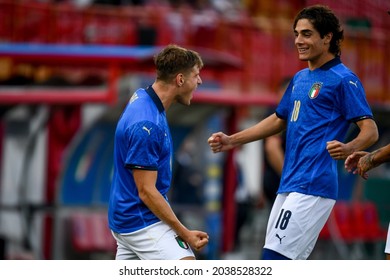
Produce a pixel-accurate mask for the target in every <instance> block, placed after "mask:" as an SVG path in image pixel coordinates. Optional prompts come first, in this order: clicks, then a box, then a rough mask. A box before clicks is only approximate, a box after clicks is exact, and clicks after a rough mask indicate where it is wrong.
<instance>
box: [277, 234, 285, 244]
mask: <svg viewBox="0 0 390 280" xmlns="http://www.w3.org/2000/svg"><path fill="white" fill-rule="evenodd" d="M275 236H276V237H277V238H278V239H279V242H280V244H282V239H283V238H285V237H286V236H283V237H280V236H279V234H278V233H277V234H276V235H275Z"/></svg>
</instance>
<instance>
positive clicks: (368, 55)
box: [0, 0, 390, 104]
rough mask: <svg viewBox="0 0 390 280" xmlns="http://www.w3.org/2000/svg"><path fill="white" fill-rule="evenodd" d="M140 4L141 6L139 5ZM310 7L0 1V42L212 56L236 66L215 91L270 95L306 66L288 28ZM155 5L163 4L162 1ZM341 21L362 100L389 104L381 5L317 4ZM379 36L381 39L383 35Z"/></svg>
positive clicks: (389, 21)
mask: <svg viewBox="0 0 390 280" xmlns="http://www.w3.org/2000/svg"><path fill="white" fill-rule="evenodd" d="M144 2H145V3H148V1H144ZM315 2H316V1H311V0H306V1H298V0H296V1H283V0H277V1H272V5H271V4H270V3H271V2H269V1H249V0H246V1H242V5H241V7H242V9H241V10H238V11H236V12H235V13H232V12H229V13H228V12H226V13H223V12H221V11H218V10H216V9H213V8H211V7H210V6H205V7H204V8H202V9H201V8H199V9H194V8H191V7H190V6H188V5H187V6H186V5H183V6H180V5H178V6H176V5H175V6H173V5H167V4H158V3H159V2H158V1H150V3H152V4H145V5H136V6H135V5H122V6H112V5H92V4H91V5H86V6H83V7H80V6H77V5H74V4H72V2H71V1H11V0H0V42H3V43H7V42H13V43H26V42H28V43H44V44H84V45H85V44H87V45H95V44H98V45H121V46H122V45H123V46H162V45H166V44H168V43H177V44H181V45H184V46H191V47H194V48H198V49H213V50H216V51H220V52H224V53H227V54H229V55H233V56H235V57H237V58H238V59H240V61H242V68H241V70H240V74H239V75H237V72H236V71H232V72H231V75H229V71H230V70H229V69H221V70H222V71H221V72H223V73H224V75H223V76H222V77H218V78H219V79H221V81H220V82H221V83H222V84H223V85H225V86H226V87H229V88H233V89H235V88H237V90H239V91H244V92H258V93H261V92H262V91H267V92H275V91H276V89H277V87H278V83H279V81H280V80H282V79H283V78H284V77H286V76H291V75H292V74H294V73H295V72H296V71H297V70H299V69H300V68H302V67H304V66H305V65H306V64H303V63H302V62H300V61H299V60H298V58H297V54H296V49H295V46H294V34H293V32H292V21H293V18H294V15H295V14H296V12H298V11H299V9H301V8H302V7H303V6H306V5H311V4H314V3H315ZM161 3H165V2H164V1H162V2H161ZM322 3H323V4H327V5H329V6H330V7H331V8H332V9H333V10H334V11H335V12H336V13H337V14H338V15H339V16H340V18H341V19H342V21H343V27H344V29H345V35H346V38H345V42H344V45H343V49H342V50H343V52H342V59H343V62H344V63H346V64H347V65H348V66H350V67H351V68H352V69H353V70H354V71H355V72H356V73H357V74H358V75H359V77H360V78H361V79H362V82H363V84H364V86H365V88H366V91H367V95H368V99H369V101H370V102H372V103H377V104H383V103H384V102H389V101H390V95H389V94H386V89H388V88H389V87H390V79H389V77H390V66H389V64H387V63H385V61H386V58H387V57H388V56H389V55H390V44H389V41H390V37H389V36H388V34H387V32H388V31H389V29H390V16H389V15H388V14H387V10H389V9H390V7H386V5H389V3H388V1H386V0H377V1H344V0H339V1H333V0H327V1H322ZM386 34H387V35H386Z"/></svg>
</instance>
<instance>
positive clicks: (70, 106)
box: [0, 0, 390, 259]
mask: <svg viewBox="0 0 390 280" xmlns="http://www.w3.org/2000/svg"><path fill="white" fill-rule="evenodd" d="M318 2H321V3H322V4H326V5H328V6H330V8H332V9H333V10H334V11H335V12H336V14H337V15H339V17H340V18H341V20H342V24H343V28H344V29H345V35H346V38H345V41H344V43H343V47H342V60H343V62H344V63H346V64H347V65H348V66H350V67H351V68H352V69H353V70H354V71H355V72H356V73H357V74H358V75H359V77H360V78H361V80H362V82H363V84H364V86H365V89H366V91H367V98H368V100H369V102H370V104H371V106H372V109H373V111H374V114H375V118H376V120H377V123H378V125H379V129H380V135H381V138H380V140H379V142H378V144H377V145H375V146H374V147H373V149H374V148H377V147H379V146H382V145H384V144H387V143H388V142H389V139H390V137H389V133H390V130H389V128H390V121H389V119H390V93H389V88H390V66H389V65H390V64H389V63H387V59H388V58H389V57H390V36H389V32H390V16H389V15H388V14H387V11H388V10H390V1H388V0H324V1H312V0H274V1H268V0H257V1H256V0H242V1H239V0H231V1H228V0H226V1H224V0H209V1H208V0H204V1H202V0H198V1H195V0H194V1H185V0H182V1H180V0H177V1H174V0H171V1H153V0H144V1H131V0H122V1H120V0H118V1H109V0H106V1H93V0H63V1H59V0H58V1H55V0H40V1H39V0H0V113H1V114H0V116H1V118H0V156H1V157H0V159H1V161H0V166H1V169H0V259H112V258H114V254H115V244H114V242H113V239H112V237H111V235H110V233H109V230H108V228H107V221H106V207H107V200H108V192H109V188H110V179H111V173H112V144H113V143H112V140H113V139H112V137H113V132H114V129H115V124H116V121H117V119H118V117H119V114H120V113H121V109H122V108H123V106H124V105H125V104H126V102H127V100H128V98H129V96H130V95H131V93H132V92H133V90H135V89H137V88H138V87H143V86H147V85H148V84H150V83H152V82H153V79H154V76H153V73H154V72H153V63H152V56H153V54H155V53H156V52H157V51H158V50H159V48H161V46H164V45H166V44H169V43H177V44H180V45H183V46H186V47H190V48H193V49H195V50H197V51H198V52H199V53H200V54H201V55H202V57H203V58H204V61H205V64H206V66H205V68H204V69H203V71H202V73H201V74H202V79H203V82H204V83H203V85H202V86H201V87H200V88H199V89H198V92H197V93H196V94H195V96H194V100H193V104H192V105H191V107H189V108H183V107H182V106H174V107H173V108H171V109H170V111H169V112H168V118H169V121H170V123H171V128H172V134H173V137H174V143H175V147H174V148H175V159H176V160H175V164H174V170H175V177H174V182H173V185H174V188H173V191H172V194H171V201H172V205H173V207H174V209H175V210H176V212H177V213H178V215H179V216H180V218H181V219H182V220H183V222H184V223H185V224H187V225H188V226H189V227H197V228H200V229H204V230H206V231H208V232H209V234H210V237H211V239H210V240H211V241H210V244H209V245H208V246H207V248H206V250H204V251H203V252H201V253H199V255H198V258H199V259H258V257H259V254H260V250H261V248H262V243H263V239H264V233H265V227H266V220H267V217H268V211H269V205H267V204H266V203H264V201H263V202H261V201H262V200H261V197H260V195H261V188H262V162H263V154H262V142H258V143H253V144H250V145H247V146H246V147H244V148H243V149H241V150H239V151H232V152H230V153H226V154H223V155H213V154H211V152H210V151H209V149H208V146H207V143H206V139H207V138H208V136H209V134H210V133H211V132H213V131H217V130H223V131H226V132H228V133H232V132H234V131H236V130H238V129H241V128H244V127H246V126H249V125H251V124H253V123H255V122H257V121H258V120H260V119H261V118H263V117H264V116H265V114H266V112H267V111H268V110H269V108H270V107H272V106H274V105H275V104H276V102H277V99H278V93H277V91H278V86H279V83H280V81H282V80H283V79H284V78H285V77H290V76H291V75H293V74H294V73H295V72H296V71H297V70H299V69H301V68H302V67H305V66H306V64H303V63H301V62H299V61H298V58H297V55H296V51H295V47H294V44H293V42H294V35H293V32H292V21H293V18H294V16H295V14H296V13H297V12H298V11H299V10H300V9H301V8H303V7H304V6H307V5H312V4H316V3H318ZM353 133H355V131H354V127H351V131H350V133H349V135H353ZM239 170H241V171H242V174H243V181H242V183H243V185H244V186H245V189H246V191H247V193H248V194H249V195H250V197H251V206H250V208H249V209H248V210H247V212H246V213H247V216H246V217H245V224H244V227H243V229H242V230H241V231H240V233H239V236H238V241H239V243H238V242H237V239H235V229H236V220H235V218H234V216H235V212H236V210H237V208H238V201H237V199H236V196H235V194H236V188H237V177H238V174H239ZM339 181H340V200H339V201H338V202H337V204H336V207H335V210H334V211H333V213H332V215H331V218H330V220H329V222H328V223H327V225H326V227H325V228H324V230H323V232H322V233H321V236H320V240H319V242H318V245H317V246H316V248H315V251H314V252H313V255H312V256H311V258H312V259H383V258H384V254H383V249H384V242H385V232H386V229H387V225H388V222H389V220H390V169H389V165H383V166H381V167H379V168H378V169H376V170H374V171H373V172H372V173H371V176H370V180H368V181H367V182H363V181H362V180H360V179H359V178H357V177H356V176H350V175H349V174H346V173H345V171H344V170H343V165H342V163H340V178H339ZM258 201H260V203H258Z"/></svg>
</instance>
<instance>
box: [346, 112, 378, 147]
mask: <svg viewBox="0 0 390 280" xmlns="http://www.w3.org/2000/svg"><path fill="white" fill-rule="evenodd" d="M357 125H358V126H359V129H360V132H359V134H358V135H357V137H356V138H354V139H353V140H352V141H350V142H348V143H347V145H348V147H349V150H350V154H351V153H353V152H356V151H362V150H365V149H367V148H369V147H371V146H372V145H373V144H375V142H376V141H378V137H379V136H378V128H377V126H376V124H375V122H374V121H373V120H371V119H366V120H362V121H360V122H358V123H357Z"/></svg>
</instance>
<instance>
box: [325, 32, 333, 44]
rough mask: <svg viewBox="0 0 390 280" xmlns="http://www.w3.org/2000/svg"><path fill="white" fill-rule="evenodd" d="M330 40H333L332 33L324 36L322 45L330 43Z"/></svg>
mask: <svg viewBox="0 0 390 280" xmlns="http://www.w3.org/2000/svg"><path fill="white" fill-rule="evenodd" d="M332 38H333V33H332V32H329V33H328V34H326V35H325V36H324V39H325V41H324V43H325V44H329V43H330V41H332Z"/></svg>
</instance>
